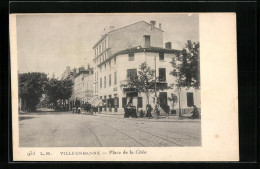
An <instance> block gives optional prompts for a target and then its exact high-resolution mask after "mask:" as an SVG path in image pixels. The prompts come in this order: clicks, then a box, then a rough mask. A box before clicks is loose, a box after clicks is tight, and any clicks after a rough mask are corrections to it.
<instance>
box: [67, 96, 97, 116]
mask: <svg viewBox="0 0 260 169" xmlns="http://www.w3.org/2000/svg"><path fill="white" fill-rule="evenodd" d="M82 110H83V111H84V112H86V113H88V114H92V115H93V114H94V112H97V111H98V107H94V106H92V105H91V104H89V103H81V102H80V101H79V100H78V99H76V101H75V107H74V108H72V113H73V114H81V113H82Z"/></svg>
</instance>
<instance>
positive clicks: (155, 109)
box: [154, 55, 159, 119]
mask: <svg viewBox="0 0 260 169" xmlns="http://www.w3.org/2000/svg"><path fill="white" fill-rule="evenodd" d="M154 67H155V76H154V80H155V83H154V95H155V96H154V103H155V106H154V111H155V114H156V116H157V117H156V118H157V119H159V114H158V107H157V86H156V85H157V84H156V55H154Z"/></svg>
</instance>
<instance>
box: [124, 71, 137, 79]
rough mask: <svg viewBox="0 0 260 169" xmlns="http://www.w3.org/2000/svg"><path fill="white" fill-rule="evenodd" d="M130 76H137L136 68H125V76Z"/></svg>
mask: <svg viewBox="0 0 260 169" xmlns="http://www.w3.org/2000/svg"><path fill="white" fill-rule="evenodd" d="M130 76H137V70H136V69H127V75H126V77H130Z"/></svg>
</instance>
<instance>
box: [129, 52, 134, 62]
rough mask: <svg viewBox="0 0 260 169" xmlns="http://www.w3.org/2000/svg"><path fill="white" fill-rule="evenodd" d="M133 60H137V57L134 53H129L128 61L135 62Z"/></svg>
mask: <svg viewBox="0 0 260 169" xmlns="http://www.w3.org/2000/svg"><path fill="white" fill-rule="evenodd" d="M133 60H135V55H134V53H129V54H128V61H133Z"/></svg>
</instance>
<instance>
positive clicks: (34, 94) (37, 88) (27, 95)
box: [18, 72, 48, 112]
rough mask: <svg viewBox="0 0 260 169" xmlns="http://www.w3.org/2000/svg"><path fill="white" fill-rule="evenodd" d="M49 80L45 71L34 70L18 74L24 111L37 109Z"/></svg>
mask: <svg viewBox="0 0 260 169" xmlns="http://www.w3.org/2000/svg"><path fill="white" fill-rule="evenodd" d="M47 81H48V78H47V75H46V74H45V73H40V72H32V73H22V74H19V75H18V86H19V97H20V98H21V99H22V103H21V104H22V110H23V111H29V112H30V111H35V109H36V105H37V104H38V103H39V102H40V99H41V97H42V94H43V93H44V89H45V86H46V83H47Z"/></svg>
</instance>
